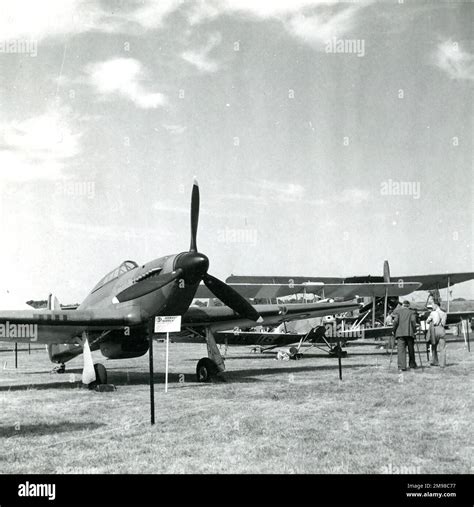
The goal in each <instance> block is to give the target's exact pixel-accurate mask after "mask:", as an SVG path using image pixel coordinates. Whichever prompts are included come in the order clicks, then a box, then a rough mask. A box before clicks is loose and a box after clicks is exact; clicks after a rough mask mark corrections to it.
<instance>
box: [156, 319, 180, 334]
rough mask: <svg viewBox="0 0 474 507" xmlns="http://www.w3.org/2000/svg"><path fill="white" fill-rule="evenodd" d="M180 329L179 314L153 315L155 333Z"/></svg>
mask: <svg viewBox="0 0 474 507" xmlns="http://www.w3.org/2000/svg"><path fill="white" fill-rule="evenodd" d="M178 331H181V315H163V316H158V317H155V333H176V332H178Z"/></svg>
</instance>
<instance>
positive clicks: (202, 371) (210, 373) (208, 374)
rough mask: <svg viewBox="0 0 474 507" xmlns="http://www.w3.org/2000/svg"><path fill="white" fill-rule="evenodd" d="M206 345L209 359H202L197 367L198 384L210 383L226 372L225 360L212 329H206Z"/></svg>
mask: <svg viewBox="0 0 474 507" xmlns="http://www.w3.org/2000/svg"><path fill="white" fill-rule="evenodd" d="M206 343H207V355H208V356H209V357H203V358H202V359H200V360H199V362H198V364H197V366H196V378H197V381H198V382H209V381H211V380H212V379H213V378H214V377H216V376H218V375H219V373H222V372H223V371H225V364H224V358H223V357H222V355H221V353H220V350H219V347H218V346H217V343H216V340H215V338H214V335H213V333H212V331H211V330H210V329H206ZM221 378H222V377H221Z"/></svg>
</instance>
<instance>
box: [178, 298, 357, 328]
mask: <svg viewBox="0 0 474 507" xmlns="http://www.w3.org/2000/svg"><path fill="white" fill-rule="evenodd" d="M253 306H254V308H255V309H256V310H257V312H258V313H259V314H260V315H261V317H262V318H263V322H262V323H261V324H260V325H262V326H275V325H278V324H281V323H282V322H288V321H291V320H300V319H310V318H313V317H324V316H325V315H335V314H339V313H345V312H350V311H353V310H357V309H358V308H359V305H358V304H355V303H351V302H349V303H310V304H289V305H253ZM256 325H257V324H256V323H255V322H253V321H251V320H248V319H245V318H242V317H240V316H239V315H237V314H236V313H235V312H234V311H233V310H231V309H230V308H228V307H227V306H211V307H206V308H198V307H190V308H189V309H188V311H187V312H186V313H185V314H184V316H183V319H182V327H183V328H186V327H191V328H192V327H210V328H211V329H213V330H214V331H218V330H228V329H232V328H234V327H239V328H241V329H246V328H251V327H255V326H256Z"/></svg>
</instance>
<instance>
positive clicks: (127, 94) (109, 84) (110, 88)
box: [86, 58, 166, 109]
mask: <svg viewBox="0 0 474 507" xmlns="http://www.w3.org/2000/svg"><path fill="white" fill-rule="evenodd" d="M86 73H87V74H88V82H89V84H91V85H92V86H94V87H95V89H96V90H97V91H98V92H99V93H101V94H102V95H103V96H109V95H119V96H121V97H124V98H126V99H128V100H131V101H132V102H133V103H134V104H135V105H136V106H137V107H139V108H141V109H150V108H157V107H159V106H163V105H164V104H166V97H165V95H163V94H162V93H159V92H151V91H148V90H147V89H146V87H145V86H144V85H143V81H145V80H146V73H145V71H144V70H143V67H142V64H141V63H140V62H139V61H138V60H135V59H133V58H114V59H111V60H107V61H104V62H98V63H94V64H91V65H88V66H87V68H86Z"/></svg>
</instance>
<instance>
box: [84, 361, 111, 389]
mask: <svg viewBox="0 0 474 507" xmlns="http://www.w3.org/2000/svg"><path fill="white" fill-rule="evenodd" d="M94 371H95V380H94V381H93V382H91V383H90V384H89V385H88V387H89V389H95V388H96V386H99V385H101V384H107V370H106V368H105V366H104V365H103V364H101V363H97V364H94Z"/></svg>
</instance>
